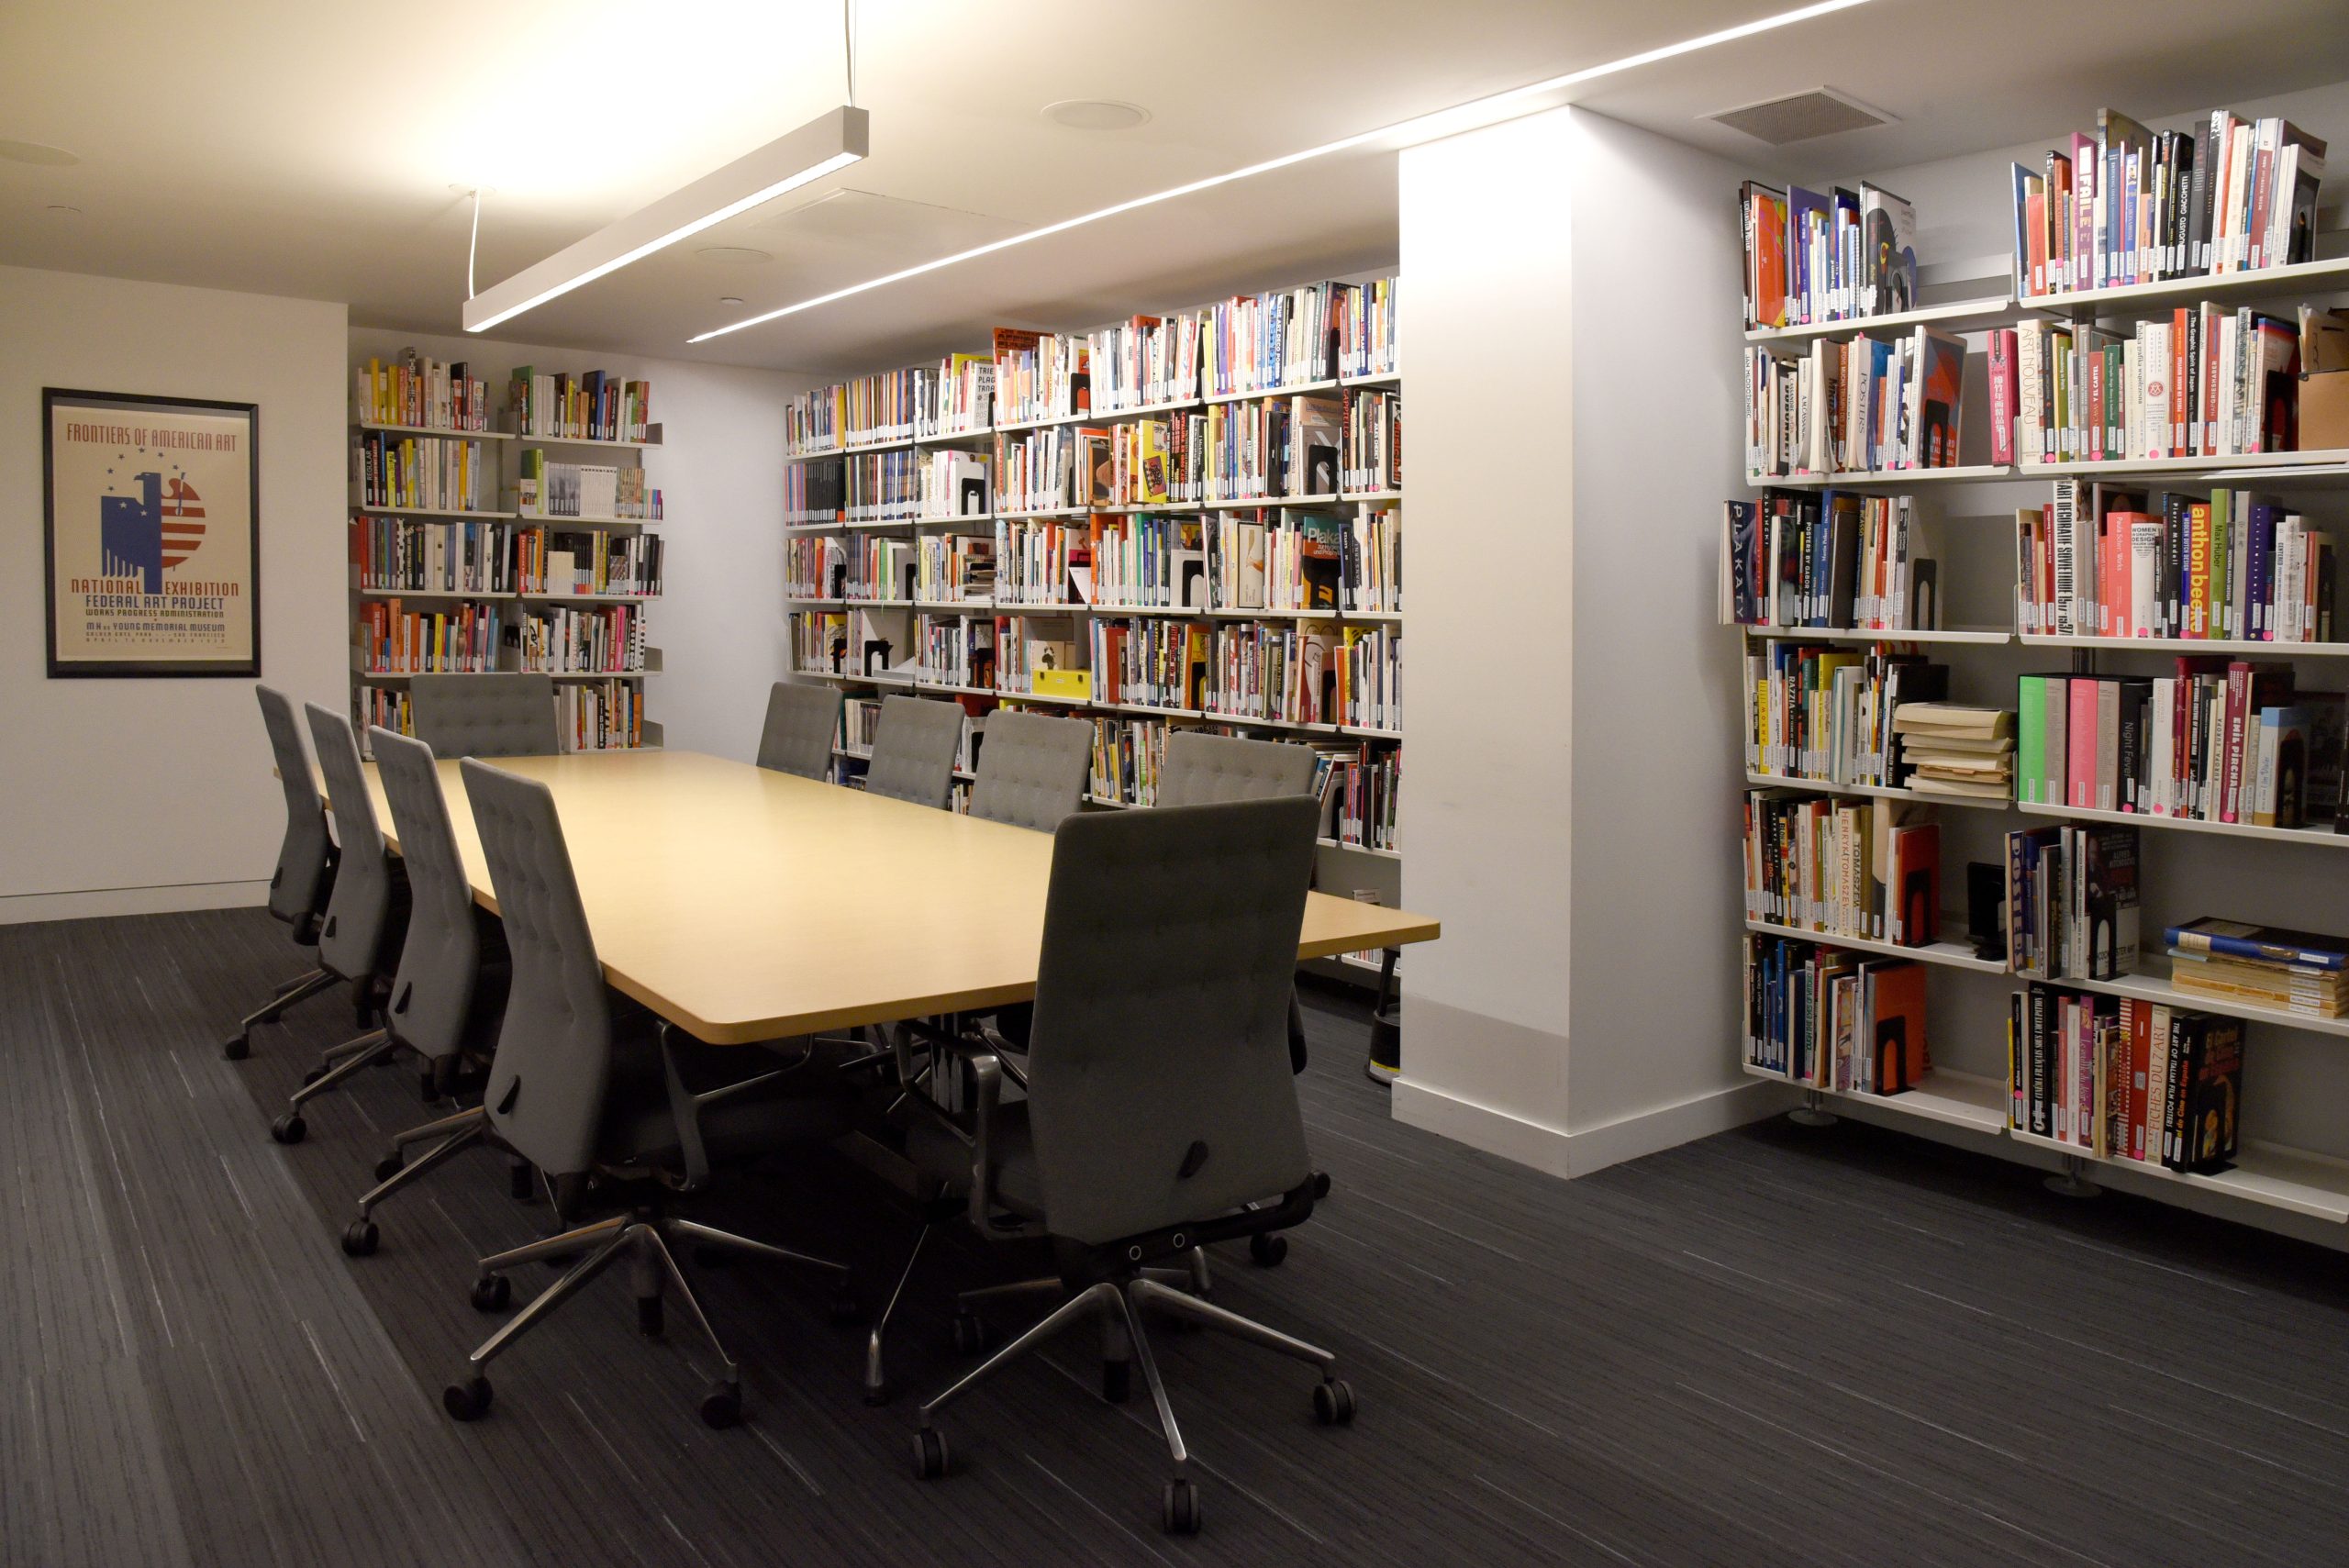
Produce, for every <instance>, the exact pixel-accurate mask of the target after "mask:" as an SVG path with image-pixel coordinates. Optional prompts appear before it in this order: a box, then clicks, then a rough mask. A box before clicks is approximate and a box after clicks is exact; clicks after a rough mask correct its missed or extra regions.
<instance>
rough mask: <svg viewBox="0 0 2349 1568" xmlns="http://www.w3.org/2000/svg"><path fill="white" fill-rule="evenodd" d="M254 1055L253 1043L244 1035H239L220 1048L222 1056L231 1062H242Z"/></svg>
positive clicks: (223, 1043) (224, 1042)
mask: <svg viewBox="0 0 2349 1568" xmlns="http://www.w3.org/2000/svg"><path fill="white" fill-rule="evenodd" d="M252 1053H253V1042H252V1041H251V1040H247V1039H246V1038H245V1037H244V1036H243V1035H238V1036H237V1037H235V1038H234V1039H232V1040H226V1041H223V1042H222V1044H221V1046H220V1054H221V1055H223V1056H225V1057H227V1058H228V1060H229V1061H231V1062H242V1061H243V1060H244V1059H245V1058H246V1057H248V1056H250V1055H251V1054H252Z"/></svg>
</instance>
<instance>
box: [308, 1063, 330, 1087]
mask: <svg viewBox="0 0 2349 1568" xmlns="http://www.w3.org/2000/svg"><path fill="white" fill-rule="evenodd" d="M326 1075H327V1070H326V1069H325V1068H323V1067H313V1068H311V1069H310V1070H309V1071H308V1072H307V1073H303V1074H302V1087H304V1088H308V1087H309V1086H310V1085H311V1084H315V1083H317V1081H318V1080H319V1079H321V1078H323V1077H325V1076H326Z"/></svg>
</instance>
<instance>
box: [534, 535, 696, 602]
mask: <svg viewBox="0 0 2349 1568" xmlns="http://www.w3.org/2000/svg"><path fill="white" fill-rule="evenodd" d="M664 553H665V547H664V546H663V545H662V541H661V536H660V535H659V534H654V533H625V534H612V533H607V532H605V531H604V530H603V529H601V528H589V529H584V530H572V529H562V528H521V529H518V531H517V532H516V534H515V536H514V570H513V573H512V576H513V579H514V586H515V588H516V589H517V590H518V592H521V593H524V594H545V595H564V594H602V595H620V594H625V595H635V596H638V597H642V598H651V597H652V596H654V595H658V594H659V593H660V592H661V569H662V558H663V555H664Z"/></svg>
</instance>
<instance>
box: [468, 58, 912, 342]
mask: <svg viewBox="0 0 2349 1568" xmlns="http://www.w3.org/2000/svg"><path fill="white" fill-rule="evenodd" d="M870 125H871V120H870V117H868V116H867V115H866V114H865V112H864V111H863V109H860V108H856V107H854V106H851V105H847V104H843V105H841V106H840V107H839V108H837V109H834V110H832V111H831V112H830V113H829V114H826V115H822V116H820V117H817V118H815V119H812V120H809V121H808V122H807V124H806V125H804V126H801V127H800V128H798V129H797V130H795V131H793V132H791V133H790V134H789V135H787V136H782V137H778V138H776V139H774V140H773V141H770V142H768V143H767V144H766V145H765V146H764V147H762V148H760V149H759V150H757V151H755V152H749V153H745V154H744V155H743V156H741V157H740V158H737V159H736V160H734V161H733V162H731V163H729V164H728V165H726V167H724V168H723V169H719V170H717V171H716V172H712V173H708V174H705V175H703V176H702V177H701V178H700V179H698V180H696V181H695V182H693V183H691V184H689V185H681V186H679V187H678V188H677V189H676V190H674V191H672V192H670V193H669V194H668V195H665V196H662V197H661V198H660V199H659V200H658V201H655V202H652V203H651V204H650V205H649V206H641V207H639V208H638V209H637V210H636V211H634V212H632V213H630V214H629V215H628V216H627V217H623V218H620V219H618V220H617V221H615V222H612V223H608V224H606V225H605V226H604V227H603V228H599V229H597V230H596V232H595V233H593V234H591V235H589V236H587V237H586V238H585V239H581V240H578V241H576V242H574V243H573V244H570V245H566V246H564V247H563V248H562V250H558V251H556V252H555V253H554V254H553V255H551V256H550V257H548V258H547V259H546V260H545V261H540V262H539V263H537V264H536V265H535V266H529V267H525V268H524V269H523V270H522V271H520V272H517V273H515V274H514V275H513V276H512V277H510V278H508V279H507V280H506V281H505V282H504V283H502V284H495V285H494V286H493V287H490V288H487V289H484V290H483V291H482V292H481V293H480V294H478V295H474V296H473V298H471V299H469V300H467V301H465V330H466V331H468V332H481V331H485V330H487V329H488V328H492V327H495V326H496V325H497V324H498V323H499V322H501V321H509V320H511V319H513V318H514V317H517V316H519V315H521V314H522V312H524V311H526V310H529V309H530V308H532V307H533V306H540V305H544V304H545V303H546V302H547V301H549V300H551V299H553V298H555V297H556V296H557V295H564V294H568V293H570V292H571V291H572V290H573V289H575V288H577V287H579V286H580V285H581V284H588V283H593V282H595V280H596V279H597V278H600V277H602V276H604V274H606V273H607V272H618V271H619V269H621V268H622V267H625V266H627V265H628V264H629V262H631V261H640V260H642V259H643V258H644V257H646V256H650V255H651V254H652V252H654V251H655V250H661V249H662V248H663V247H664V246H669V245H674V244H675V243H676V242H677V241H679V240H680V239H691V238H692V237H693V236H695V235H696V234H699V233H700V232H701V231H702V230H703V229H705V228H709V227H710V226H711V225H713V224H718V223H723V222H725V221H726V220H727V219H728V218H729V217H734V216H736V215H737V214H740V213H745V212H748V211H750V210H751V208H752V207H754V206H759V205H760V204H761V203H763V202H770V201H773V200H774V198H775V197H777V196H779V195H783V194H784V193H785V191H793V190H796V189H798V188H799V187H800V186H802V185H805V184H807V183H810V182H811V181H816V180H820V179H822V178H823V177H824V176H825V175H827V174H829V173H831V172H834V171H835V170H839V169H844V168H846V167H847V166H848V165H850V164H851V163H853V162H855V161H857V160H859V159H861V158H863V156H864V154H865V149H866V146H867V144H868V140H869V137H870Z"/></svg>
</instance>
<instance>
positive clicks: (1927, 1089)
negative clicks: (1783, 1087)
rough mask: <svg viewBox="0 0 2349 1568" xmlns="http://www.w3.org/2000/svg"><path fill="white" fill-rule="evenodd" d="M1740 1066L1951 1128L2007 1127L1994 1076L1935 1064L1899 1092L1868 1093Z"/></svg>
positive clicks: (2002, 1090) (1754, 1074)
mask: <svg viewBox="0 0 2349 1568" xmlns="http://www.w3.org/2000/svg"><path fill="white" fill-rule="evenodd" d="M1742 1065H1743V1067H1744V1070H1745V1074H1746V1076H1748V1077H1750V1078H1766V1079H1768V1080H1770V1081H1771V1082H1772V1083H1776V1084H1789V1085H1791V1086H1792V1087H1795V1088H1798V1089H1816V1090H1817V1091H1818V1093H1820V1094H1821V1095H1826V1096H1828V1097H1830V1098H1831V1099H1838V1100H1850V1101H1852V1102H1854V1103H1855V1104H1858V1105H1867V1106H1885V1107H1886V1108H1887V1109H1891V1110H1897V1111H1900V1112H1902V1113H1903V1114H1905V1115H1909V1116H1917V1117H1923V1118H1926V1119H1927V1120H1929V1121H1940V1122H1947V1123H1949V1124H1950V1125H1951V1126H1953V1127H1963V1128H1969V1129H1973V1130H1974V1131H1976V1132H1989V1133H1998V1132H2003V1131H2005V1130H2006V1129H2007V1106H2008V1104H2009V1098H2010V1091H2009V1087H2008V1085H2007V1084H2003V1083H2001V1082H1999V1081H1998V1079H1996V1078H1982V1077H1976V1075H1974V1074H1972V1073H1955V1072H1952V1071H1951V1070H1949V1069H1948V1068H1945V1067H1936V1068H1934V1069H1933V1070H1932V1072H1930V1073H1926V1074H1925V1075H1924V1076H1923V1077H1922V1078H1920V1079H1919V1080H1917V1082H1916V1083H1915V1084H1912V1085H1910V1086H1909V1088H1907V1089H1905V1090H1903V1091H1902V1092H1901V1093H1899V1094H1897V1095H1870V1094H1865V1093H1861V1092H1858V1091H1854V1090H1849V1089H1828V1088H1821V1087H1820V1086H1819V1085H1817V1084H1798V1083H1796V1082H1795V1081H1794V1080H1793V1079H1791V1078H1788V1077H1787V1075H1786V1074H1785V1073H1781V1072H1779V1071H1777V1070H1776V1068H1772V1067H1757V1066H1755V1065H1754V1064H1753V1062H1745V1063H1743V1064H1742Z"/></svg>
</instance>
